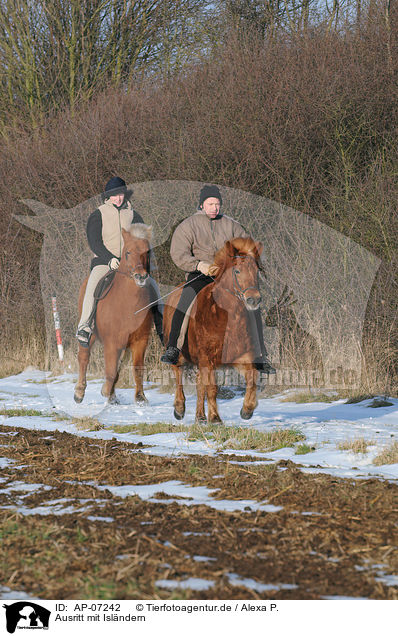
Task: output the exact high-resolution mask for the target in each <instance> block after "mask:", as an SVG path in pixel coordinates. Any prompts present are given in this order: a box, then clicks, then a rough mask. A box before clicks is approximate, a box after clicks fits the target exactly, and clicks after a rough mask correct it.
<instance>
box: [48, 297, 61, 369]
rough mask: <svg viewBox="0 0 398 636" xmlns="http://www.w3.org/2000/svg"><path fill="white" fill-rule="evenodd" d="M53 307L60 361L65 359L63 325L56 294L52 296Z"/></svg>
mask: <svg viewBox="0 0 398 636" xmlns="http://www.w3.org/2000/svg"><path fill="white" fill-rule="evenodd" d="M51 302H52V308H53V318H54V325H55V335H56V338H57V349H58V358H59V360H60V362H63V361H64V347H63V345H62V336H61V325H60V322H59V315H58V310H57V297H56V295H55V294H53V296H52V297H51Z"/></svg>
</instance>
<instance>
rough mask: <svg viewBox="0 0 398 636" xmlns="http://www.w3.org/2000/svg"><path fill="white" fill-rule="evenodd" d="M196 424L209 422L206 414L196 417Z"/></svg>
mask: <svg viewBox="0 0 398 636" xmlns="http://www.w3.org/2000/svg"><path fill="white" fill-rule="evenodd" d="M195 424H199V425H201V424H207V419H206V416H205V415H200V416H196V417H195Z"/></svg>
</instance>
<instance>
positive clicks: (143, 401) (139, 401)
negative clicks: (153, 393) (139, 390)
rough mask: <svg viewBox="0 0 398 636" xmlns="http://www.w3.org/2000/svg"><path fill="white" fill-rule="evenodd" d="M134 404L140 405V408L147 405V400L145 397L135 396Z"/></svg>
mask: <svg viewBox="0 0 398 636" xmlns="http://www.w3.org/2000/svg"><path fill="white" fill-rule="evenodd" d="M135 403H136V404H141V406H144V405H145V404H148V400H147V399H146V397H145V395H142V394H141V395H136V397H135Z"/></svg>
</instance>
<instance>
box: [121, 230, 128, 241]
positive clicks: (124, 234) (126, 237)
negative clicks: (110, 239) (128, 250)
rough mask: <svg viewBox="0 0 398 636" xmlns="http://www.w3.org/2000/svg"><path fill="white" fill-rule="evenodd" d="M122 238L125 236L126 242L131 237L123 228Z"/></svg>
mask: <svg viewBox="0 0 398 636" xmlns="http://www.w3.org/2000/svg"><path fill="white" fill-rule="evenodd" d="M122 236H123V241H125V240H126V239H128V237H129V236H130V232H127V230H125V229H124V228H122Z"/></svg>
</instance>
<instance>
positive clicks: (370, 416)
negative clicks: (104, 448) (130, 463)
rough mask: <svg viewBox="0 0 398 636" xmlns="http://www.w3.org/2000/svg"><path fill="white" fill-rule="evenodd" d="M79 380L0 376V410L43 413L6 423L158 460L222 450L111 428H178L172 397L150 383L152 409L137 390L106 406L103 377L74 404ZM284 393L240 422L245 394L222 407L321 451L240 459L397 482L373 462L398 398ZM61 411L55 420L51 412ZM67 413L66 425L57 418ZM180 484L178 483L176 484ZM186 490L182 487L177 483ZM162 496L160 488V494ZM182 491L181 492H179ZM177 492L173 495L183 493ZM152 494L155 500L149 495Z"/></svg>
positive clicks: (233, 420) (395, 421)
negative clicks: (352, 443) (95, 423)
mask: <svg viewBox="0 0 398 636" xmlns="http://www.w3.org/2000/svg"><path fill="white" fill-rule="evenodd" d="M75 382H76V376H74V375H73V374H67V373H65V374H63V375H60V376H57V377H53V376H51V375H50V373H48V372H43V371H39V370H37V369H32V368H28V369H26V370H25V371H24V372H23V373H21V374H19V375H16V376H10V377H7V378H2V379H0V410H3V409H32V410H35V411H40V412H41V413H42V415H21V416H19V417H7V416H5V415H0V424H3V425H10V426H20V427H25V428H29V429H36V430H37V429H42V430H47V431H54V430H60V431H67V432H69V433H73V434H76V435H80V436H86V437H90V438H94V439H95V438H101V439H112V438H116V439H118V440H121V441H125V442H132V443H138V442H142V444H144V446H148V445H149V446H150V448H144V449H142V450H143V452H146V453H151V454H156V455H169V456H171V455H174V456H175V455H187V454H206V455H213V454H214V453H215V452H216V450H217V449H216V448H215V447H213V446H212V444H211V440H210V441H209V442H207V443H206V442H205V441H203V442H202V441H195V442H189V441H188V440H187V439H186V437H187V436H186V434H185V433H180V432H176V433H161V434H156V435H150V436H142V435H139V434H136V433H115V432H113V430H112V429H113V427H114V426H117V425H126V424H134V423H142V422H146V423H157V422H171V423H176V421H175V420H174V418H173V399H174V398H173V396H172V395H171V394H168V393H162V392H161V391H160V390H159V389H158V388H156V387H154V386H152V385H150V384H147V385H146V387H145V393H146V396H147V398H148V400H149V404H148V405H146V406H139V405H136V404H135V403H134V395H133V390H132V389H117V390H116V394H117V397H118V399H119V401H120V404H118V405H109V404H107V403H105V401H104V398H103V397H102V396H101V393H100V389H101V385H102V380H91V381H90V382H89V384H88V387H87V392H86V397H85V399H84V401H83V402H82V404H75V402H74V400H73V389H74V384H75ZM282 397H283V396H281V395H279V396H275V397H272V398H263V399H260V400H259V404H258V407H257V408H256V410H255V412H254V415H253V417H252V419H251V420H249V421H248V422H246V421H243V420H241V419H240V416H239V412H240V409H241V406H242V401H243V397H242V395H240V394H236V395H235V397H233V398H232V399H230V400H219V410H220V414H221V417H222V418H223V421H224V423H225V424H227V425H230V426H240V427H247V428H251V427H253V428H255V429H257V430H259V431H274V430H276V429H292V428H294V429H296V430H298V431H300V432H301V433H303V434H304V435H305V438H306V439H305V443H306V444H308V445H309V446H310V447H314V448H315V451H313V452H310V453H308V454H305V455H297V454H295V448H282V449H280V450H277V451H274V452H267V453H262V452H259V451H246V450H245V451H236V450H234V451H228V449H226V450H224V451H223V452H224V453H228V452H233V453H234V454H235V455H251V456H253V457H254V458H256V461H258V462H260V463H261V462H269V461H278V460H281V459H289V460H291V461H293V462H296V463H297V464H300V465H302V466H303V470H305V471H306V472H324V473H328V474H333V475H335V476H338V477H347V478H367V477H381V478H385V479H390V480H396V479H398V464H391V465H388V464H385V465H383V466H376V465H374V464H373V463H372V461H373V459H374V457H375V456H376V455H378V454H379V453H380V452H381V451H382V450H383V448H385V447H386V446H389V445H390V444H391V443H392V442H394V440H398V400H397V399H390V400H389V401H390V402H392V403H393V404H392V406H387V407H381V408H368V407H369V404H370V403H371V400H364V401H362V402H360V403H358V404H345V403H344V400H336V401H335V402H331V403H324V402H314V403H305V404H297V403H294V402H283V401H282ZM195 405H196V396H195V395H188V396H187V404H186V415H185V418H184V421H183V423H184V424H186V425H191V424H193V422H194V417H195ZM54 414H57V420H58V421H55V420H54V419H52V418H51V415H54ZM62 414H64V415H65V420H60V419H59V417H60V415H61V416H62ZM70 417H75V418H76V417H77V418H83V417H95V418H97V419H98V420H99V422H100V423H101V424H102V425H103V426H104V427H105V428H104V429H101V430H99V431H93V432H86V431H79V430H78V429H77V428H76V426H75V425H74V424H72V423H71V421H70V419H69V418H70ZM360 438H363V439H364V440H366V441H369V442H371V443H372V444H371V445H370V446H369V447H368V449H367V451H368V452H366V453H354V452H351V451H343V450H339V449H338V448H337V444H338V443H339V442H344V441H347V440H358V439H360ZM9 463H10V462H9V460H6V459H4V458H1V437H0V466H1V467H5V466H6V465H9ZM175 487H176V486H175ZM179 488H181V486H179ZM157 491H159V484H158V485H157V490H155V491H154V492H157ZM177 491H178V489H177ZM177 491H176V490H175V489H174V490H171V491H170V493H169V494H170V495H171V494H173V493H174V494H178V492H177ZM151 496H152V495H151Z"/></svg>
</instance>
